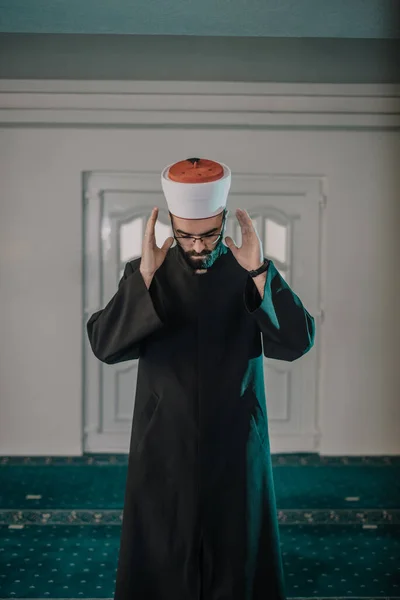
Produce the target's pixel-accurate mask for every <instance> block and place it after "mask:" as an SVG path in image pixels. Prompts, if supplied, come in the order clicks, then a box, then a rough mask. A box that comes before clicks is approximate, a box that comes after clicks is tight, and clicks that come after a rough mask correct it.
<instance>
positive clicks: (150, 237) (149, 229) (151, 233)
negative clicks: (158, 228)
mask: <svg viewBox="0 0 400 600" xmlns="http://www.w3.org/2000/svg"><path fill="white" fill-rule="evenodd" d="M157 217H158V208H157V206H155V207H154V208H153V210H152V211H151V214H150V217H149V219H148V221H147V224H146V230H145V232H144V239H145V240H146V241H147V242H153V241H154V239H155V225H156V221H157Z"/></svg>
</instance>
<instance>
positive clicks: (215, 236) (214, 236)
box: [174, 213, 226, 246]
mask: <svg viewBox="0 0 400 600" xmlns="http://www.w3.org/2000/svg"><path fill="white" fill-rule="evenodd" d="M225 218H226V213H224V216H223V219H222V224H221V231H220V233H208V234H206V235H201V236H200V235H174V238H175V239H176V240H183V241H184V243H189V241H190V240H192V243H193V244H194V243H195V241H196V240H200V241H201V242H203V241H204V240H207V242H204V243H207V245H208V246H210V245H211V246H213V245H215V244H216V243H217V242H218V240H219V239H220V237H221V236H222V234H223V230H224V224H225ZM174 233H175V230H174Z"/></svg>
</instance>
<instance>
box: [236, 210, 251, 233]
mask: <svg viewBox="0 0 400 600" xmlns="http://www.w3.org/2000/svg"><path fill="white" fill-rule="evenodd" d="M236 217H237V220H238V221H239V225H240V228H241V230H242V235H243V236H247V235H249V234H251V233H252V231H253V229H254V226H253V221H252V220H251V218H250V215H249V214H248V213H247V211H245V210H243V209H242V208H238V209H236Z"/></svg>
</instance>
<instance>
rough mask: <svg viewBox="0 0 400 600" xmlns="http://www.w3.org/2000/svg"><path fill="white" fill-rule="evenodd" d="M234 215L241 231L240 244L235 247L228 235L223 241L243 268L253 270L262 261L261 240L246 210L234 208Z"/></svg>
mask: <svg viewBox="0 0 400 600" xmlns="http://www.w3.org/2000/svg"><path fill="white" fill-rule="evenodd" d="M236 217H237V220H238V221H239V225H240V229H241V231H242V245H241V246H240V247H237V246H236V244H235V242H234V241H233V240H232V238H231V237H229V236H227V237H226V238H225V243H226V245H227V246H228V248H229V249H230V250H231V251H232V254H233V256H234V257H235V258H236V260H237V261H238V263H239V264H240V266H241V267H243V269H246V270H247V271H255V270H256V269H258V268H259V267H260V266H261V265H262V264H263V261H264V252H263V247H262V243H261V240H260V238H259V236H258V233H257V231H256V229H255V228H254V225H253V221H252V220H251V218H250V216H249V214H248V213H247V211H246V210H243V209H242V208H238V209H236Z"/></svg>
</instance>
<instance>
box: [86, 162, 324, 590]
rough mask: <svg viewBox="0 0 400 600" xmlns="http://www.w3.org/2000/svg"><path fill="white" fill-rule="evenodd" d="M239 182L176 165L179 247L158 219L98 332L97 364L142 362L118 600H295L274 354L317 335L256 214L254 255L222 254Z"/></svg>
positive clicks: (283, 356)
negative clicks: (273, 425)
mask: <svg viewBox="0 0 400 600" xmlns="http://www.w3.org/2000/svg"><path fill="white" fill-rule="evenodd" d="M230 180H231V173H230V170H229V168H228V167H227V166H226V165H223V164H220V163H216V162H214V161H208V160H206V159H188V160H186V161H180V162H179V163H176V164H175V165H170V166H169V167H166V169H164V171H163V173H162V186H163V191H164V194H165V197H166V200H167V204H168V207H169V211H170V218H171V225H172V228H173V232H174V236H173V237H170V238H168V239H167V240H166V241H165V242H164V244H163V245H162V247H161V248H158V247H157V245H156V243H155V234H154V228H155V223H156V220H157V213H158V209H157V208H156V207H155V208H154V209H153V211H152V213H151V216H150V218H149V220H148V222H147V227H146V231H145V235H144V239H143V245H142V256H141V257H140V258H137V259H135V260H132V261H130V262H128V263H127V264H126V267H125V272H124V275H123V277H122V279H121V281H120V282H119V287H118V291H117V292H116V294H115V295H114V297H113V298H112V299H111V300H110V302H109V303H108V304H107V306H105V308H103V309H102V310H100V311H98V312H96V313H95V314H93V315H92V316H91V317H90V319H89V321H88V323H87V331H88V336H89V339H90V343H91V346H92V349H93V352H94V354H95V355H96V356H97V357H98V358H99V360H101V361H103V362H105V363H107V364H114V363H117V362H122V361H126V360H130V359H134V358H139V359H140V360H139V369H138V377H137V391H136V400H135V407H134V416H133V424H132V433H131V442H130V452H129V462H128V473H127V483H126V491H125V503H124V515H123V523H122V533H121V545H120V553H119V563H118V571H117V580H116V590H115V596H114V598H115V600H132V599H133V598H135V599H137V600H266V599H267V598H268V600H284V599H285V590H284V574H283V568H282V560H281V554H280V540H279V531H278V523H277V516H276V503H275V491H274V483H273V474H272V467H271V457H270V446H269V432H268V421H267V407H266V401H265V392H264V389H265V388H264V374H263V354H264V355H265V356H266V357H271V358H274V359H280V360H286V361H293V360H296V359H298V358H300V357H301V356H302V355H304V354H305V353H306V352H308V351H309V350H310V348H311V347H312V346H313V344H314V335H315V325H314V318H313V317H312V316H311V315H310V314H309V313H308V311H307V310H306V309H305V308H304V307H303V305H302V303H301V301H300V299H299V298H298V296H296V294H295V293H294V292H293V291H292V290H291V288H290V287H289V285H288V284H287V283H286V282H285V280H284V279H283V278H282V277H281V275H280V274H279V272H278V270H277V269H276V267H275V265H274V263H273V261H272V260H269V261H268V260H267V259H265V258H264V255H263V249H262V245H261V242H260V239H259V237H258V235H257V232H256V230H255V229H254V227H253V224H252V221H251V219H250V217H249V215H248V214H247V212H246V211H244V210H240V209H238V210H237V211H236V217H237V219H238V222H239V224H240V227H241V231H242V245H241V246H240V247H237V246H236V245H235V244H234V242H233V240H232V239H231V238H229V237H227V238H225V242H226V246H225V245H224V244H223V243H222V239H223V232H224V224H225V218H226V200H227V195H228V191H229V188H230ZM174 239H175V240H176V246H174V247H173V248H172V247H171V245H172V243H173V241H174Z"/></svg>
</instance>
